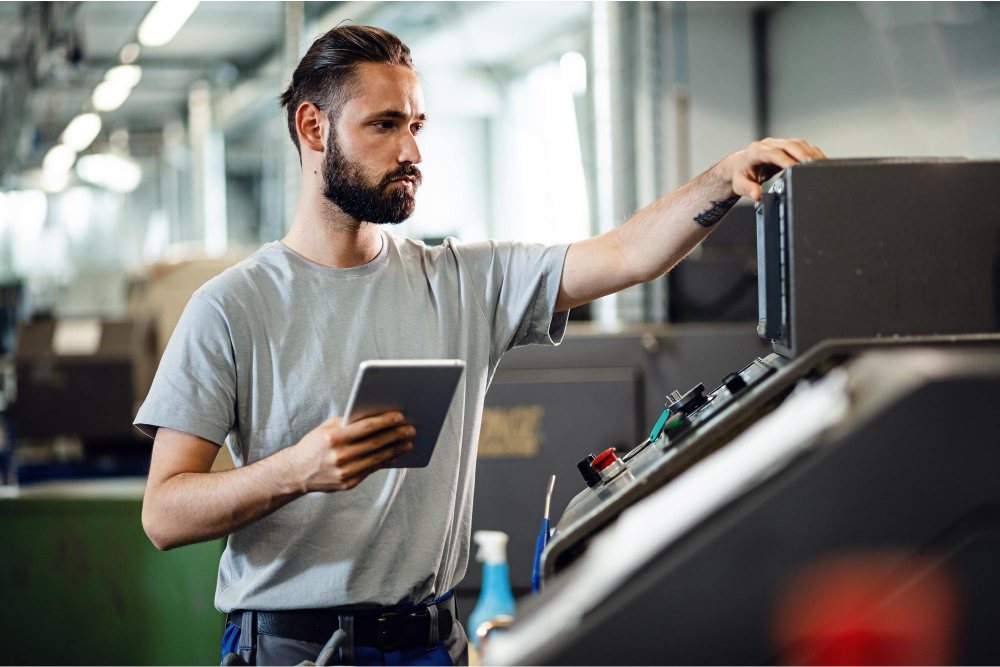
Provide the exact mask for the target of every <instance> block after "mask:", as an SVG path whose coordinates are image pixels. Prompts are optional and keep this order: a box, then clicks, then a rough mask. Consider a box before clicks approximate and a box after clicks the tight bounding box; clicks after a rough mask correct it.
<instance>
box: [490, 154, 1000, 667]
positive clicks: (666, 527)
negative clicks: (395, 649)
mask: <svg viewBox="0 0 1000 667" xmlns="http://www.w3.org/2000/svg"><path fill="white" fill-rule="evenodd" d="M997 182H1000V163H998V162H970V161H961V160H930V161H913V160H847V161H836V160H834V161H829V162H821V163H814V164H806V165H799V166H796V167H793V168H791V169H789V170H788V171H786V172H785V173H784V174H783V175H782V176H781V178H780V179H779V180H778V181H777V182H776V183H775V185H774V186H773V187H772V189H771V192H770V193H769V194H768V196H767V197H766V198H765V201H764V203H763V206H761V207H760V208H759V210H758V262H759V266H760V281H759V315H760V327H759V329H758V333H759V334H760V335H761V336H762V337H764V338H766V339H768V340H771V341H772V343H773V345H774V350H775V352H774V353H773V354H770V355H767V356H766V357H763V358H761V357H758V358H756V359H752V360H751V361H750V362H749V363H746V362H745V363H744V364H743V365H742V368H741V369H740V370H739V371H737V372H731V373H728V374H726V375H725V376H724V378H723V380H722V381H721V383H719V384H718V386H716V387H715V388H713V389H711V390H707V389H706V387H705V385H704V384H700V383H699V384H697V385H696V386H695V387H694V388H692V389H690V390H689V391H686V392H681V391H675V392H672V393H671V394H670V395H669V396H668V397H667V401H666V404H665V405H664V406H663V407H665V408H667V410H669V413H670V414H668V415H667V418H666V419H665V420H664V421H663V424H662V426H660V425H659V424H658V427H659V428H654V431H653V433H651V434H650V437H649V438H647V439H645V440H644V441H643V442H641V443H639V444H638V445H637V446H636V447H634V448H633V449H632V451H630V452H629V453H628V454H626V455H625V456H624V457H622V458H619V457H618V456H617V454H616V453H615V452H614V451H612V452H610V453H608V452H605V453H603V454H601V455H600V456H596V457H593V461H590V460H589V458H588V459H585V461H582V462H581V465H580V470H581V472H582V473H584V479H585V480H586V485H585V486H583V490H582V491H580V492H579V493H578V494H577V496H576V497H575V498H574V499H573V500H572V501H571V502H570V504H569V506H568V507H567V508H566V511H565V512H564V513H563V515H562V517H561V519H560V520H559V522H558V524H557V526H556V529H555V531H554V533H553V536H552V539H551V540H550V542H549V545H548V547H547V548H546V549H545V551H544V553H543V584H544V587H543V591H542V594H541V595H540V596H538V597H537V598H534V599H531V600H529V601H527V603H526V604H524V605H523V608H522V609H521V613H520V615H519V618H518V621H517V622H516V623H514V625H513V626H512V628H511V629H510V630H509V631H508V633H506V634H505V635H502V636H499V637H497V638H496V639H495V640H493V641H492V643H491V646H490V649H489V652H488V653H487V654H486V656H485V658H486V662H487V663H489V664H751V663H753V664H756V663H773V662H776V661H780V660H793V661H795V662H797V663H812V662H824V661H826V660H829V659H833V658H832V657H831V656H837V658H836V659H838V660H839V659H840V658H841V657H844V656H847V657H848V658H850V659H849V660H848V662H861V663H868V664H872V663H878V662H881V661H882V660H881V659H880V658H879V655H880V654H879V653H878V650H883V649H884V653H882V654H881V655H882V656H883V657H885V656H888V659H889V660H890V661H891V660H894V659H902V657H904V656H905V659H904V660H903V661H904V662H911V663H920V662H942V661H943V662H961V663H968V662H984V661H987V662H995V661H996V659H997V650H996V648H995V646H994V643H993V642H991V641H990V640H989V639H988V637H989V635H988V632H989V628H992V627H993V626H995V623H996V621H997V620H998V619H997V614H996V612H995V610H994V608H993V606H992V603H991V602H989V601H990V600H994V599H995V598H996V596H997V595H998V594H1000V576H998V575H997V574H996V573H995V568H994V567H993V566H992V565H990V564H991V563H995V561H996V558H997V557H1000V520H998V516H1000V515H998V513H997V509H996V508H997V507H1000V487H997V485H996V484H995V481H994V480H993V479H992V478H993V477H994V475H993V474H992V472H991V471H993V470H995V469H996V468H997V466H998V465H1000V449H998V448H997V447H996V434H997V433H998V432H1000V413H998V412H997V410H996V409H995V404H996V400H997V397H1000V334H998V333H997V331H998V320H1000V317H998V313H1000V303H998V302H1000V288H998V283H1000V269H998V266H1000V212H998V211H996V210H995V209H985V208H983V207H981V206H980V205H978V204H977V203H976V202H977V201H978V199H977V196H976V194H975V193H977V192H980V193H981V192H984V191H988V190H989V189H990V187H991V184H995V183H997ZM661 416H662V415H661ZM657 431H660V432H659V433H658V432H657ZM592 451H593V450H592ZM580 453H583V452H580ZM585 463H586V465H584V464H585ZM612 467H614V470H612V474H600V475H599V476H598V478H597V479H595V476H594V470H595V469H596V470H597V472H598V473H604V471H605V470H611V469H612ZM885 552H891V553H892V555H893V558H895V559H896V560H895V561H893V562H898V564H899V565H898V568H897V570H895V571H894V572H896V574H895V575H894V576H892V577H890V576H888V575H887V576H886V577H885V578H884V583H885V586H884V587H882V588H879V589H878V590H876V591H874V592H872V593H871V595H870V596H869V597H868V598H866V600H868V603H866V604H869V606H868V607H867V608H865V607H863V606H859V607H856V608H854V609H853V610H850V611H848V612H846V615H845V613H844V612H843V609H842V608H841V609H840V611H837V612H836V613H834V607H836V605H838V604H840V603H841V601H840V600H837V599H833V598H830V597H829V596H828V595H827V592H828V590H827V589H821V588H815V587H813V586H812V585H811V584H810V583H808V582H814V581H816V579H815V577H812V578H810V576H807V575H803V576H802V577H799V576H798V575H800V574H802V573H808V572H813V571H815V570H814V569H813V568H822V567H823V564H824V563H825V562H828V561H827V560H825V559H828V558H830V557H834V558H843V559H848V560H850V559H851V558H854V557H856V556H858V554H861V556H859V557H860V558H862V559H863V561H862V566H861V567H859V568H858V569H854V570H850V572H851V573H853V574H856V575H857V577H856V579H857V581H858V582H859V583H858V584H857V585H856V586H853V585H852V586H853V587H852V586H847V587H846V588H845V589H844V590H847V591H854V592H855V593H857V592H858V591H869V589H868V582H870V581H871V579H872V577H871V574H870V572H871V571H872V570H873V569H874V570H877V569H879V568H884V562H885V559H884V558H882V557H881V556H880V555H879V553H882V554H883V555H884V553H885ZM872 554H874V555H872ZM864 559H867V560H864ZM880 571H882V570H880ZM797 577H798V578H797ZM803 577H804V578H803ZM803 580H805V581H807V583H806V584H805V585H803V584H801V581H803ZM845 580H851V581H853V579H851V577H846V579H845ZM952 581H962V582H967V583H968V582H971V584H970V585H971V586H972V588H971V589H968V590H973V591H975V594H969V593H967V592H966V593H965V594H964V595H958V594H957V593H955V591H956V589H954V588H953V587H950V586H951V585H950V584H949V583H947V582H952ZM797 582H798V583H797ZM941 582H945V583H941ZM914 587H916V588H914ZM916 590H919V591H923V593H913V591H916ZM962 590H963V591H965V590H967V589H966V587H965V586H963V588H962ZM789 591H791V592H789ZM911 593H912V594H913V596H914V597H913V599H914V600H917V602H920V603H921V604H920V605H918V606H915V607H914V609H918V607H919V609H930V608H932V607H933V606H934V605H933V604H929V603H928V604H924V602H926V601H927V600H938V601H939V602H941V604H940V605H939V607H938V608H939V611H940V614H938V615H937V616H935V617H934V618H932V619H929V620H928V619H927V618H924V617H922V616H920V614H921V613H922V612H920V611H919V610H918V611H915V612H914V613H913V614H910V615H907V614H896V613H895V612H894V611H892V610H894V609H898V605H895V604H894V603H893V600H895V599H898V598H900V596H903V597H905V596H907V595H910V594H911ZM925 593H926V594H925ZM867 594H868V593H864V594H860V593H859V594H858V595H859V596H860V597H864V595H867ZM918 598H919V599H918ZM803 600H806V602H805V603H804V602H803ZM817 600H818V601H819V602H817ZM917 602H915V603H914V604H915V605H917ZM807 603H808V604H807ZM945 603H947V604H945ZM952 603H954V604H953V606H952V607H948V604H952ZM809 604H818V605H819V612H818V613H816V614H813V615H811V616H808V617H806V616H803V617H802V618H801V619H800V620H801V621H802V623H800V624H798V625H796V624H795V623H791V624H789V623H788V622H787V618H788V617H787V615H785V616H782V614H785V613H786V612H787V609H789V608H800V609H801V608H805V607H806V606H808V605H809ZM796 605H798V607H796ZM949 609H953V611H954V613H953V614H952V612H951V611H948V610H949ZM776 610H777V611H776ZM781 610H785V611H781ZM886 610H888V611H886ZM827 612H829V613H827ZM883 612H884V613H883ZM793 616H794V614H793ZM816 619H819V621H816ZM830 619H833V620H830ZM845 619H846V620H847V621H849V622H845ZM955 619H957V621H956V620H955ZM827 621H830V622H827ZM892 623H897V625H896V626H895V627H896V629H899V630H900V632H901V633H902V634H900V635H896V636H894V637H889V635H890V634H891V630H890V629H887V628H888V626H889V625H890V624H892ZM949 623H957V624H958V626H957V629H956V628H954V627H953V626H951V625H949ZM935 624H937V625H936V627H937V628H938V629H937V630H936V631H935V632H936V633H937V634H935V635H934V636H933V637H931V636H928V635H926V633H923V631H922V630H917V631H914V630H913V628H925V629H926V628H928V627H931V626H934V625H935ZM611 627H613V628H615V634H616V636H617V638H618V640H617V641H614V642H594V641H591V640H590V639H589V638H591V637H594V636H596V634H597V633H601V632H603V631H604V630H606V629H607V628H611ZM908 633H909V634H908ZM914 633H915V634H914ZM879 647H881V649H880V648H879ZM851 656H853V657H851ZM942 658H943V660H942Z"/></svg>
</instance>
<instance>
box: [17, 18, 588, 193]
mask: <svg viewBox="0 0 1000 667" xmlns="http://www.w3.org/2000/svg"><path fill="white" fill-rule="evenodd" d="M174 1H175V2H183V1H184V0H174ZM154 4H155V3H153V2H50V3H49V2H46V3H43V2H0V118H3V123H2V124H0V187H17V186H18V184H19V176H20V175H21V174H22V173H26V172H27V171H30V170H32V169H38V168H39V167H40V165H41V164H42V160H43V157H44V156H45V155H46V152H47V151H49V149H50V148H51V147H52V146H54V145H56V144H57V143H58V142H59V141H60V135H61V134H62V133H63V131H64V130H65V128H66V127H67V125H68V124H69V122H70V121H71V120H72V119H73V118H74V117H76V116H78V115H79V114H81V113H83V112H87V111H94V104H95V102H94V99H93V97H92V96H93V94H94V91H95V88H97V87H98V86H99V85H100V84H101V83H102V81H103V80H105V79H106V78H107V77H108V76H109V74H108V72H109V70H110V69H111V68H113V67H115V66H117V65H121V64H122V63H123V62H128V61H129V60H130V58H131V57H133V56H134V57H135V60H134V63H133V64H135V65H138V66H140V67H141V78H140V79H139V81H138V83H136V84H135V85H134V87H133V88H132V89H131V93H130V94H129V95H128V97H127V99H126V100H125V102H124V103H122V104H121V106H119V107H118V108H116V109H113V110H104V111H100V117H101V121H102V123H101V131H100V133H99V135H98V137H97V139H96V140H95V141H94V144H93V146H94V148H93V149H92V150H96V149H103V148H106V147H107V146H108V142H109V141H113V140H112V139H111V135H112V134H113V133H115V132H116V131H120V130H125V131H126V132H127V136H128V138H129V139H128V140H129V142H130V143H129V149H130V150H131V151H132V152H133V153H136V154H143V153H146V154H149V153H153V152H155V151H157V150H159V146H160V142H162V136H161V135H162V129H163V128H164V127H165V126H168V125H169V124H170V123H172V122H180V123H184V122H185V121H186V118H187V104H188V98H189V95H190V94H191V90H192V86H194V85H195V84H196V83H197V82H199V81H205V82H207V83H208V84H209V85H211V86H212V87H213V89H214V90H221V91H225V92H226V94H232V95H233V97H232V98H231V99H230V100H226V102H227V104H225V105H220V106H224V107H225V108H224V113H222V114H220V115H221V116H222V117H221V118H220V122H221V123H222V125H223V129H224V130H225V131H227V132H230V131H235V130H237V129H246V128H247V127H251V128H252V127H254V126H257V125H260V124H261V123H262V122H263V121H262V118H270V119H271V120H273V118H271V117H276V115H275V114H274V109H275V107H274V104H275V98H276V96H277V94H278V92H280V91H279V86H280V83H279V82H282V81H284V80H285V79H287V76H288V75H289V73H290V63H292V62H294V60H297V58H298V56H299V55H301V52H302V50H303V49H304V48H305V47H306V46H307V45H308V43H309V42H310V41H311V40H312V39H313V38H314V37H315V36H316V35H314V34H307V33H306V32H305V31H302V32H300V33H299V34H298V39H299V42H300V43H299V49H298V51H297V53H296V54H295V55H294V60H293V58H292V57H291V56H290V54H289V53H288V50H287V49H286V48H285V44H286V32H287V30H288V26H294V25H296V23H295V21H296V20H298V25H304V26H317V27H318V28H322V29H326V28H328V27H329V26H332V25H336V24H337V23H339V22H341V21H343V20H353V21H357V22H359V23H374V24H378V25H381V26H383V27H386V28H388V29H390V30H396V31H398V32H400V33H401V34H405V35H406V36H407V40H408V41H409V42H410V45H411V47H414V51H415V52H416V51H417V44H416V43H415V42H420V43H422V44H423V48H422V50H421V61H420V63H419V65H420V66H422V67H429V68H433V67H434V66H435V64H436V63H449V64H450V65H453V64H454V63H456V62H462V63H464V64H466V65H467V66H469V67H480V68H487V69H489V68H497V67H502V66H503V65H504V64H505V63H509V62H511V61H512V60H516V58H517V57H518V56H519V55H520V54H522V53H523V52H524V51H525V50H526V48H527V47H528V45H529V44H537V43H544V42H545V41H546V40H548V39H549V38H551V37H552V36H553V35H556V34H559V33H560V31H562V30H564V29H565V27H566V25H567V23H572V24H574V25H577V26H579V25H582V24H583V23H584V22H585V20H586V18H587V16H588V14H589V9H588V5H587V3H585V2H549V3H545V2H542V3H527V4H524V3H506V2H503V3H477V2H412V3H411V2H406V3H395V2H290V3H289V2H267V1H265V2H201V3H196V4H197V6H196V7H195V9H194V11H193V13H192V14H191V15H190V17H189V18H188V19H187V20H186V21H185V22H184V23H183V25H182V27H181V28H180V30H179V31H178V32H177V33H176V36H174V37H173V38H172V39H171V40H170V41H169V42H167V43H166V44H164V45H162V46H142V47H141V48H139V49H138V54H137V55H135V53H132V54H130V53H128V49H127V48H126V47H127V46H128V45H129V44H134V43H136V42H137V35H138V32H139V28H140V25H141V24H142V22H143V20H144V19H145V18H146V16H147V15H148V14H149V13H150V10H151V8H152V7H153V6H154ZM289 19H291V20H289ZM318 28H317V29H318ZM306 30H308V28H307V29H306ZM293 34H294V31H293ZM487 34H488V35H493V36H496V35H503V36H504V39H502V40H482V39H478V37H479V36H482V35H487ZM241 87H242V90H240V89H241ZM237 92H239V93H240V95H239V96H237V95H236V93H237ZM121 134H122V133H121V132H119V136H121Z"/></svg>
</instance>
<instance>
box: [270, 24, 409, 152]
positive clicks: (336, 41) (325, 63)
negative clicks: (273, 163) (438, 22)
mask: <svg viewBox="0 0 1000 667" xmlns="http://www.w3.org/2000/svg"><path fill="white" fill-rule="evenodd" d="M366 62H367V63H386V64H388V65H402V66H405V67H410V68H412V67H413V60H412V59H411V58H410V49H409V47H408V46H406V44H403V42H402V41H401V40H400V39H399V37H396V36H395V35H394V34H392V33H391V32H389V31H387V30H382V29H381V28H375V27H372V26H368V25H345V26H337V27H336V28H334V29H332V30H330V31H329V32H327V33H326V34H325V35H323V36H322V37H320V38H319V39H317V40H316V41H315V42H313V43H312V46H310V47H309V50H308V51H307V52H306V55H304V56H303V57H302V60H300V61H299V65H298V67H296V68H295V73H294V74H293V75H292V82H291V84H289V86H288V89H287V90H285V92H284V93H282V94H281V106H283V107H285V112H286V115H287V116H288V133H289V134H291V135H292V143H294V144H295V148H296V149H298V148H299V136H298V133H297V132H296V131H295V112H296V111H297V110H298V108H299V106H300V105H301V104H302V103H303V102H312V103H313V104H315V105H316V106H317V107H319V108H320V109H323V110H325V111H326V112H327V114H328V117H329V118H330V120H331V121H332V120H333V119H334V118H335V116H336V114H337V113H339V112H340V110H341V109H342V108H343V106H344V104H345V103H346V102H347V101H348V100H349V99H351V94H352V92H353V86H354V83H355V78H354V73H355V70H356V69H357V65H358V64H359V63H366Z"/></svg>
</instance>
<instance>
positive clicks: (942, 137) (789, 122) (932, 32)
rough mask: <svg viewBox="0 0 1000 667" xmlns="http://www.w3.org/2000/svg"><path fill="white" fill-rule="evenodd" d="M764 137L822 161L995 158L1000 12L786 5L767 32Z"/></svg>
mask: <svg viewBox="0 0 1000 667" xmlns="http://www.w3.org/2000/svg"><path fill="white" fill-rule="evenodd" d="M769 49H770V59H769V66H770V75H771V86H770V90H769V94H770V107H771V118H770V123H769V129H770V133H771V134H773V135H777V136H802V137H806V138H808V139H809V140H810V141H811V142H813V143H815V144H818V145H820V146H822V147H823V149H824V150H825V151H826V152H827V154H828V155H830V156H831V157H848V156H880V155H953V156H954V155H958V156H968V157H998V156H1000V122H998V120H997V119H1000V5H998V4H996V3H977V2H972V3H840V2H830V3H789V4H784V5H780V6H779V7H778V8H777V9H776V10H775V11H774V13H773V14H772V18H771V22H770V30H769Z"/></svg>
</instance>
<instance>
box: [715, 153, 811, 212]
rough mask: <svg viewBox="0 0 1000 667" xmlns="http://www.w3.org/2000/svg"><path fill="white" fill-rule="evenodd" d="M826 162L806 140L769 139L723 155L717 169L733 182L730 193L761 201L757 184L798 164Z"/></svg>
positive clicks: (725, 179)
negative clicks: (816, 161)
mask: <svg viewBox="0 0 1000 667" xmlns="http://www.w3.org/2000/svg"><path fill="white" fill-rule="evenodd" d="M825 159H826V155H825V154H824V153H823V151H822V150H820V149H819V148H817V147H816V146H813V145H812V144H810V143H809V142H808V141H806V140H805V139H775V138H772V137H768V138H767V139H762V140H761V141H755V142H753V143H751V144H750V145H749V146H747V147H746V148H744V149H743V150H741V151H736V152H735V153H732V154H731V155H728V156H726V157H725V158H724V159H723V160H722V161H721V162H719V164H718V165H716V168H717V169H719V170H720V171H719V176H720V178H722V179H723V180H724V181H726V182H727V183H732V188H733V192H735V193H736V194H738V195H741V196H743V197H750V198H751V199H753V200H754V201H760V197H761V191H760V184H761V183H763V182H764V181H766V180H767V179H769V178H771V177H772V176H774V175H775V174H776V173H778V172H779V171H781V170H782V169H785V168H787V167H791V166H792V165H793V164H797V163H799V162H808V161H810V160H825Z"/></svg>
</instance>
